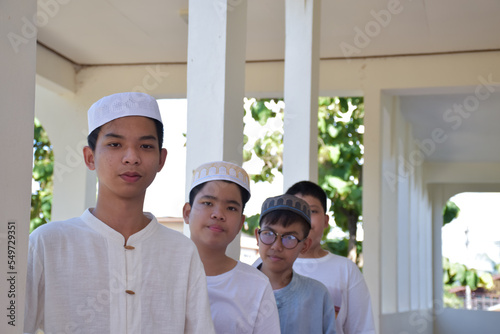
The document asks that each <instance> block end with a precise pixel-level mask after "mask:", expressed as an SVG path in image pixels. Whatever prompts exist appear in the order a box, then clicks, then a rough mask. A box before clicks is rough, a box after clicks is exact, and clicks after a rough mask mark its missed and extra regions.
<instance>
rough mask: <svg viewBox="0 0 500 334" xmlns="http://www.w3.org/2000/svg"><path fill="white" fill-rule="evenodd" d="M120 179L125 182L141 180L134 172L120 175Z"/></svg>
mask: <svg viewBox="0 0 500 334" xmlns="http://www.w3.org/2000/svg"><path fill="white" fill-rule="evenodd" d="M120 177H121V178H122V179H123V180H125V181H126V182H136V181H137V180H139V179H140V178H141V175H140V174H139V173H135V172H125V173H123V174H120Z"/></svg>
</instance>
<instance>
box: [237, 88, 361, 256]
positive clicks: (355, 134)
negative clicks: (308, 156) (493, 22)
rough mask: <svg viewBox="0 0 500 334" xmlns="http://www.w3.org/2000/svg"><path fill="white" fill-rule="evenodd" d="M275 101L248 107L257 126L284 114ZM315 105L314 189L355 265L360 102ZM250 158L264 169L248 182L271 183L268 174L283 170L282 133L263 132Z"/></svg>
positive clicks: (348, 100)
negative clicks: (327, 203) (345, 236)
mask: <svg viewBox="0 0 500 334" xmlns="http://www.w3.org/2000/svg"><path fill="white" fill-rule="evenodd" d="M277 101H280V100H279V99H260V100H255V101H254V102H253V103H252V104H251V106H250V111H251V114H252V117H253V119H255V120H256V121H257V122H259V123H260V124H261V125H264V124H269V122H270V119H272V118H278V119H279V120H281V121H282V120H283V113H284V110H283V109H282V108H278V110H277V109H276V108H273V107H274V106H276V102H277ZM318 102H319V109H318V165H319V171H318V172H319V173H318V174H319V180H318V183H319V185H320V186H321V187H322V188H323V189H324V190H325V192H326V193H327V195H328V197H329V198H330V199H331V200H332V206H331V208H330V211H332V212H333V216H334V218H335V223H336V224H337V226H339V227H340V228H341V229H342V230H343V231H345V232H349V242H348V247H347V254H348V256H349V257H350V258H351V259H352V260H354V261H355V262H356V259H357V254H358V251H357V249H358V247H357V243H356V231H357V226H358V224H359V223H361V221H360V217H361V213H362V206H361V205H362V201H361V198H362V197H361V196H362V180H361V176H362V165H363V133H364V131H363V130H364V127H363V117H364V104H363V98H361V97H352V98H351V97H349V98H339V97H335V98H330V97H321V98H319V101H318ZM271 122H272V121H271ZM252 152H253V154H255V155H256V156H257V157H259V158H260V159H261V160H262V161H263V163H264V165H263V167H262V170H261V173H260V174H257V175H251V178H252V179H253V180H254V181H255V182H261V181H269V182H272V180H273V179H274V176H275V175H274V173H275V172H276V171H278V172H282V169H283V158H282V154H283V129H277V128H274V127H269V128H268V131H267V132H266V133H265V134H264V135H263V136H262V137H261V138H260V139H258V140H257V141H256V142H255V144H254V146H253V150H252ZM252 152H248V151H247V152H245V153H244V157H245V160H248V159H250V157H251V155H252ZM257 221H258V219H254V218H252V219H249V220H248V221H247V224H246V228H247V231H253V228H254V226H252V225H253V224H255V223H256V222H257ZM327 233H328V231H326V232H325V236H326V234H327ZM329 245H333V243H332V242H330V243H325V244H324V246H325V248H328V247H329ZM336 248H337V249H338V247H336Z"/></svg>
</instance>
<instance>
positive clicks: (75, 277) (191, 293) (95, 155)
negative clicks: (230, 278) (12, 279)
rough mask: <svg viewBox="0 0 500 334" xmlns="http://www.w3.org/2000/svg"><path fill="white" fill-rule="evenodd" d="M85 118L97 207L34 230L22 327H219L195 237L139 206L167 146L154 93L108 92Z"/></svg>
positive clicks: (199, 330)
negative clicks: (214, 317) (96, 190)
mask: <svg viewBox="0 0 500 334" xmlns="http://www.w3.org/2000/svg"><path fill="white" fill-rule="evenodd" d="M88 122H89V136H88V144H89V146H86V147H85V148H84V149H83V155H84V160H85V163H86V165H87V167H88V168H89V169H90V170H95V171H96V173H97V177H98V180H99V185H98V196H97V203H96V207H95V208H89V209H87V210H86V211H85V212H84V213H83V214H82V215H81V216H80V217H76V218H72V219H69V220H66V221H60V222H52V223H49V224H46V225H44V226H41V227H39V228H37V229H36V230H35V231H34V232H33V233H32V234H31V236H30V243H29V251H28V273H27V284H26V310H25V319H24V333H37V332H38V330H43V331H44V332H45V333H47V334H50V333H178V334H181V333H203V334H206V333H214V328H213V324H212V320H211V317H210V309H209V303H208V294H207V288H206V281H205V273H204V271H203V266H202V263H201V261H200V258H199V255H198V252H197V251H196V247H195V246H194V244H193V243H192V242H191V241H190V240H189V239H188V238H186V237H185V236H184V235H182V234H180V233H178V232H175V231H173V230H170V229H168V228H166V227H164V226H162V225H161V224H159V223H158V221H157V220H156V218H155V217H154V216H153V215H152V214H150V213H146V212H143V204H144V197H145V194H146V189H147V188H148V186H149V185H150V184H151V182H153V180H154V178H155V176H156V173H158V172H159V171H160V170H161V169H162V167H163V164H164V163H165V159H166V156H167V151H166V150H165V149H164V148H162V142H163V124H162V121H161V116H160V111H159V108H158V104H157V102H156V100H155V99H154V98H153V97H152V96H149V95H147V94H144V93H118V94H113V95H110V96H106V97H104V98H102V99H100V100H99V101H97V102H96V103H94V104H93V105H92V107H90V109H89V111H88Z"/></svg>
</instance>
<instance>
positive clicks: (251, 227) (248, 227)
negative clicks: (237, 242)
mask: <svg viewBox="0 0 500 334" xmlns="http://www.w3.org/2000/svg"><path fill="white" fill-rule="evenodd" d="M259 218H260V214H258V213H257V214H255V215H253V216H250V217H247V218H246V219H245V224H244V225H243V228H242V231H243V233H246V234H248V235H250V236H252V237H253V236H254V231H255V229H256V228H257V227H259Z"/></svg>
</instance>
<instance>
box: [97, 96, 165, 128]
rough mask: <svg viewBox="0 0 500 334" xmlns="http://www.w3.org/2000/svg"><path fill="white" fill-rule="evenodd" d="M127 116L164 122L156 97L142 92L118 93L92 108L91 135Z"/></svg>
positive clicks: (103, 99)
mask: <svg viewBox="0 0 500 334" xmlns="http://www.w3.org/2000/svg"><path fill="white" fill-rule="evenodd" d="M126 116H144V117H149V118H152V119H156V120H158V121H160V122H162V120H161V115H160V108H159V107H158V102H156V99H155V98H154V97H152V96H150V95H148V94H146V93H140V92H127V93H116V94H113V95H108V96H105V97H103V98H102V99H100V100H99V101H97V102H96V103H94V104H93V105H92V106H91V107H90V109H89V111H88V122H89V134H90V133H92V131H94V130H95V129H97V128H98V127H100V126H102V125H104V124H106V123H108V122H111V121H112V120H114V119H117V118H121V117H126Z"/></svg>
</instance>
